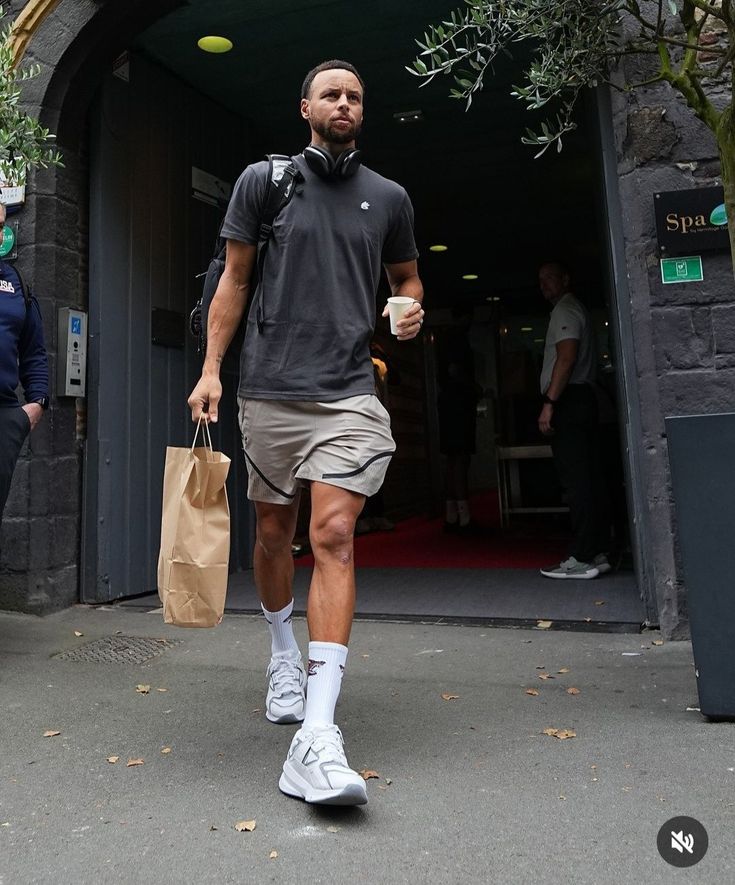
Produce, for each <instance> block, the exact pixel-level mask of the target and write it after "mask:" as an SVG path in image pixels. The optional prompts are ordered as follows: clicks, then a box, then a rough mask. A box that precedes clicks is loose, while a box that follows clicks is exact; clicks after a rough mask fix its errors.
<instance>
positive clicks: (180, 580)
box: [158, 420, 230, 627]
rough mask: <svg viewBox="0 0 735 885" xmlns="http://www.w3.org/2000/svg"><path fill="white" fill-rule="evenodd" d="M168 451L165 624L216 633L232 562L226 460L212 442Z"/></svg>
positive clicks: (161, 581)
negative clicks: (210, 628)
mask: <svg viewBox="0 0 735 885" xmlns="http://www.w3.org/2000/svg"><path fill="white" fill-rule="evenodd" d="M202 423H204V430H205V432H206V436H207V437H208V438H209V426H208V424H207V422H206V421H204V422H202V421H201V420H200V422H199V425H198V426H197V430H196V433H195V434H194V443H193V444H192V446H191V448H175V447H173V446H168V448H167V449H166V466H165V471H164V475H163V513H162V516H161V552H160V554H159V557H158V595H159V596H160V598H161V602H162V603H163V619H164V621H165V622H166V623H167V624H175V625H176V626H177V627H214V626H216V625H217V624H219V623H220V621H221V620H222V615H223V613H224V610H225V596H226V595H227V574H228V564H229V558H230V508H229V505H228V503H227V489H226V488H225V480H226V479H227V474H228V472H229V470H230V459H229V458H228V457H227V456H226V455H223V454H222V453H221V452H215V451H213V450H212V440H211V438H209V445H208V446H207V445H205V446H204V447H203V448H194V445H195V444H196V440H197V436H198V435H199V428H200V427H201V426H202Z"/></svg>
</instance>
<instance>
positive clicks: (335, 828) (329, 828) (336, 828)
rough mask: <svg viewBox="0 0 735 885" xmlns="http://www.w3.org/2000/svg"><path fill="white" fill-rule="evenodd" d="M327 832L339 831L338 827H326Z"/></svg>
mask: <svg viewBox="0 0 735 885" xmlns="http://www.w3.org/2000/svg"><path fill="white" fill-rule="evenodd" d="M327 832H328V833H339V827H327Z"/></svg>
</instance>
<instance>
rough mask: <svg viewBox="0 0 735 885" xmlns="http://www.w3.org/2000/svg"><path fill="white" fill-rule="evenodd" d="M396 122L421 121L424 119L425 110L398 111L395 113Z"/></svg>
mask: <svg viewBox="0 0 735 885" xmlns="http://www.w3.org/2000/svg"><path fill="white" fill-rule="evenodd" d="M393 119H394V120H395V121H396V123H419V122H420V121H421V120H423V119H424V112H423V111H420V110H417V111H397V112H396V113H395V114H393Z"/></svg>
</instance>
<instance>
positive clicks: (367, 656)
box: [360, 655, 370, 658]
mask: <svg viewBox="0 0 735 885" xmlns="http://www.w3.org/2000/svg"><path fill="white" fill-rule="evenodd" d="M360 657H362V658H369V657H370V655H360Z"/></svg>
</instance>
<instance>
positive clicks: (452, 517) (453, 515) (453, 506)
mask: <svg viewBox="0 0 735 885" xmlns="http://www.w3.org/2000/svg"><path fill="white" fill-rule="evenodd" d="M446 505H447V509H446V516H445V517H444V518H445V519H446V521H447V522H449V523H451V524H452V525H454V523H455V522H456V521H457V502H456V501H447V502H446Z"/></svg>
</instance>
